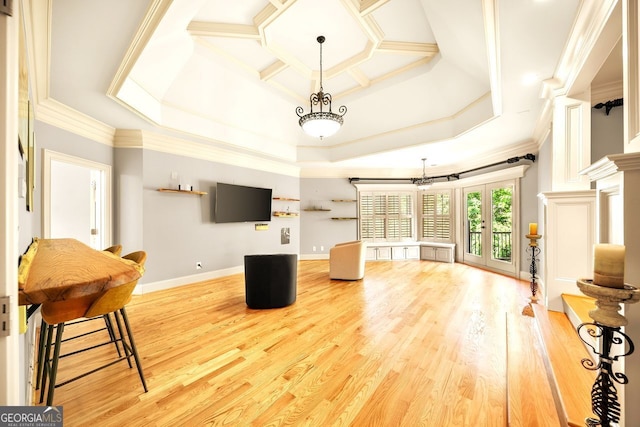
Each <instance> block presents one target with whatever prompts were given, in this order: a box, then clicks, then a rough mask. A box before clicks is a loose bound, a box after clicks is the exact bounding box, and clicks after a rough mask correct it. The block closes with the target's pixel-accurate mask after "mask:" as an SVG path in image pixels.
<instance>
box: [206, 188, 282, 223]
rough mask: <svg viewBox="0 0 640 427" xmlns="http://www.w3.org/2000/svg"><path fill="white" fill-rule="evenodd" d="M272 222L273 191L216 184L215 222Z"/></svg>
mask: <svg viewBox="0 0 640 427" xmlns="http://www.w3.org/2000/svg"><path fill="white" fill-rule="evenodd" d="M251 221H261V222H262V221H271V189H270V188H259V187H246V186H244V185H235V184H225V183H222V182H218V183H217V184H216V202H215V222H251Z"/></svg>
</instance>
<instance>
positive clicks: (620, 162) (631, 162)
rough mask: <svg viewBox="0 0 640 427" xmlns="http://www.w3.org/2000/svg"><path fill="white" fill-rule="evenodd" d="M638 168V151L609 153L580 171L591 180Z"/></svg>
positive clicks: (639, 161) (639, 156)
mask: <svg viewBox="0 0 640 427" xmlns="http://www.w3.org/2000/svg"><path fill="white" fill-rule="evenodd" d="M639 169H640V153H624V154H609V155H608V156H605V157H603V158H601V159H600V160H598V161H597V162H595V163H594V164H592V165H591V166H589V167H587V168H585V169H583V170H581V171H580V175H587V176H589V179H590V180H591V181H597V180H600V179H603V178H607V177H609V176H611V175H613V174H615V173H618V172H621V171H629V170H639Z"/></svg>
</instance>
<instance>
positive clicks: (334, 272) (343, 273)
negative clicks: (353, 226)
mask: <svg viewBox="0 0 640 427" xmlns="http://www.w3.org/2000/svg"><path fill="white" fill-rule="evenodd" d="M366 252H367V245H366V243H365V242H362V241H360V240H356V241H353V242H345V243H338V244H337V245H335V246H334V247H332V248H331V249H330V250H329V277H330V278H331V279H338V280H360V279H362V278H363V277H364V264H365V259H366Z"/></svg>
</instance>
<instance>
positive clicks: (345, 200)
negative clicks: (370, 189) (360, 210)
mask: <svg viewBox="0 0 640 427" xmlns="http://www.w3.org/2000/svg"><path fill="white" fill-rule="evenodd" d="M331 201H332V202H355V201H356V199H332V200H331Z"/></svg>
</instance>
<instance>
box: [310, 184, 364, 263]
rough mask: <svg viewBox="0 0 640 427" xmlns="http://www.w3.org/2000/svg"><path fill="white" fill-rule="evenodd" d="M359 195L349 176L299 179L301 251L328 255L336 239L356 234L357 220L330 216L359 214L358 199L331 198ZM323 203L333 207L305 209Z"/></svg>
mask: <svg viewBox="0 0 640 427" xmlns="http://www.w3.org/2000/svg"><path fill="white" fill-rule="evenodd" d="M356 197H357V190H356V187H354V186H353V185H352V184H351V183H349V180H348V179H347V178H302V179H300V209H301V211H302V212H301V213H300V217H301V219H300V234H301V235H302V239H301V241H300V253H301V254H304V255H322V254H324V255H326V254H328V253H329V249H330V248H331V247H332V246H333V245H335V244H336V243H340V242H348V241H350V240H355V239H356V238H357V236H358V221H356V220H341V221H339V220H332V219H331V218H332V217H355V216H356V215H357V206H356V203H355V202H332V200H335V199H353V200H355V199H356ZM320 206H321V207H322V208H325V209H331V211H329V212H325V211H316V212H314V211H305V210H304V209H308V208H312V207H320ZM314 246H315V251H314V250H313V249H314Z"/></svg>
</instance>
